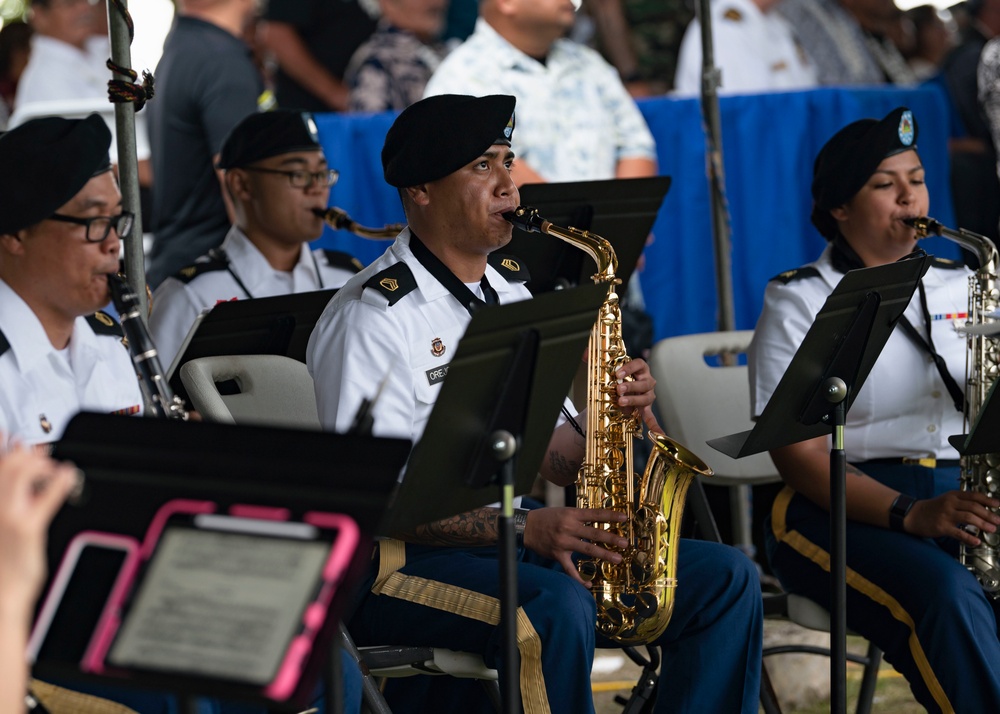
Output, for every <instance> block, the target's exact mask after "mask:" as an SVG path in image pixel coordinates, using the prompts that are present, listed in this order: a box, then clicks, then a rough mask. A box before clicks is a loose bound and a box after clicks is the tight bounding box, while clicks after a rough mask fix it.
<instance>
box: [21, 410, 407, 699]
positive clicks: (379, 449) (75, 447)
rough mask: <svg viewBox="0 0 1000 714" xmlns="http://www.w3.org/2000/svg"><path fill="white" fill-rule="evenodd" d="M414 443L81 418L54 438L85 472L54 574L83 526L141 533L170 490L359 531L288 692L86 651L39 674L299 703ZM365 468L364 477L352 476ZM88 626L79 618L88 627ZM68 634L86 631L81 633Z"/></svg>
mask: <svg viewBox="0 0 1000 714" xmlns="http://www.w3.org/2000/svg"><path fill="white" fill-rule="evenodd" d="M409 452H410V442H409V441H408V440H403V439H385V438H375V437H370V436H356V435H340V434H332V433H325V432H319V431H300V430H293V429H280V428H272V427H259V426H234V425H227V424H216V423H208V422H183V421H176V420H160V419H143V418H135V417H122V416H113V415H106V414H86V413H84V414H80V415H78V416H76V417H74V418H73V420H72V421H71V422H70V423H69V425H68V426H67V428H66V431H65V433H64V435H63V437H62V439H61V440H60V441H58V442H56V444H55V445H54V451H53V455H54V456H55V458H57V459H66V460H71V461H73V462H74V463H75V464H76V465H77V466H78V467H79V468H80V469H82V470H83V471H84V473H85V474H86V489H85V493H84V498H83V502H82V503H81V504H80V505H79V506H76V507H73V506H66V507H64V508H63V509H62V510H61V511H60V512H59V514H58V515H57V516H56V518H55V520H54V521H53V523H52V527H51V529H50V534H49V547H48V550H49V563H50V573H54V572H55V570H56V566H57V565H58V564H59V562H60V559H61V557H62V554H63V553H64V552H65V550H66V546H67V545H68V544H69V541H70V540H71V539H72V538H73V536H75V535H76V534H78V533H80V532H81V531H84V530H96V531H102V532H108V533H115V534H121V535H127V536H132V537H135V538H138V539H140V540H141V539H142V537H143V535H144V534H145V532H146V529H147V527H148V525H149V523H150V521H151V520H152V518H153V516H154V514H155V513H156V512H157V510H158V509H159V508H160V506H161V505H162V504H163V503H165V502H166V501H169V500H171V499H175V498H196V499H206V500H212V501H214V502H215V503H217V504H218V505H219V506H220V508H227V507H228V506H230V505H232V504H235V503H240V504H258V505H262V506H269V507H281V508H287V509H289V510H290V511H291V512H292V513H293V514H301V513H303V512H306V511H312V510H325V511H330V512H337V513H345V514H348V515H350V516H352V517H353V518H354V520H355V521H356V522H357V524H358V526H359V527H360V529H361V533H362V539H361V542H360V544H359V545H358V547H357V549H356V552H355V554H354V559H353V560H352V563H351V566H350V567H349V569H348V574H347V576H346V577H345V579H344V580H343V581H342V585H341V586H339V587H338V590H337V594H336V597H335V599H334V601H333V603H332V605H331V608H330V611H329V614H328V616H327V618H326V622H325V623H324V626H323V630H322V632H321V634H320V637H319V639H318V640H317V644H316V646H315V648H314V650H313V654H312V655H311V657H310V659H309V662H308V664H307V666H306V670H305V674H304V676H303V678H302V682H301V685H300V691H298V692H296V695H295V696H294V697H293V698H292V699H290V700H289V701H288V702H274V701H271V700H268V699H264V698H262V697H261V696H260V694H259V691H258V690H257V689H255V688H253V687H250V686H248V685H241V684H236V683H226V682H220V681H212V680H210V679H207V678H204V677H196V676H190V675H168V674H152V673H148V672H142V673H139V672H135V673H130V675H131V676H130V677H128V678H127V679H122V678H116V677H112V676H110V675H94V674H84V673H82V672H80V670H79V669H78V667H77V662H78V661H79V658H72V659H71V658H70V657H69V656H66V655H60V656H59V658H57V659H52V660H48V661H47V660H46V659H44V658H41V657H40V658H39V660H38V662H37V663H36V665H35V670H36V672H37V673H40V674H42V675H48V676H54V677H57V678H60V679H63V680H77V681H83V682H87V681H91V682H101V683H103V684H111V683H114V684H115V685H116V686H118V685H120V686H123V687H139V688H142V689H150V690H163V691H171V692H176V693H178V694H180V695H182V696H185V697H193V696H213V697H220V698H224V699H231V700H237V701H248V702H254V703H258V704H265V705H266V706H267V707H268V709H269V710H270V711H275V712H289V713H291V712H298V711H301V710H302V708H303V705H304V704H306V703H308V701H309V699H310V698H311V697H310V695H311V693H312V691H311V686H310V685H311V683H312V682H315V681H316V680H317V679H318V678H319V677H320V676H322V675H323V674H324V673H325V669H324V667H325V665H326V659H327V654H328V653H329V652H330V647H331V644H332V642H333V632H334V630H335V624H336V621H337V620H338V619H339V616H340V615H342V614H345V613H346V611H347V610H348V609H349V607H350V606H351V605H352V599H353V586H354V585H355V583H356V581H357V579H358V578H359V577H360V576H361V575H362V574H363V573H364V571H365V570H366V568H367V567H368V564H369V563H370V554H371V543H372V538H373V534H374V532H375V530H376V524H377V523H378V522H379V520H380V519H381V518H382V517H383V514H384V511H385V508H386V506H387V504H388V500H389V495H390V492H391V490H392V488H393V486H394V485H395V483H396V481H397V478H398V475H399V473H400V471H401V469H402V468H403V465H404V463H405V461H406V458H407V456H408V454H409ZM358 473H364V474H365V478H363V479H359V478H357V474H358ZM89 624H90V625H96V621H95V622H93V623H89ZM87 625H88V623H85V622H77V623H74V627H79V628H80V629H81V630H83V631H85V630H86V627H87ZM92 631H93V627H91V629H90V632H92ZM66 634H67V637H79V633H76V632H68V633H66ZM85 634H87V633H85ZM86 639H89V634H88V636H87V637H86ZM338 691H339V689H337V688H336V687H335V686H334V685H332V684H330V685H328V699H329V700H330V702H331V704H333V703H335V702H337V701H338V700H337V693H338Z"/></svg>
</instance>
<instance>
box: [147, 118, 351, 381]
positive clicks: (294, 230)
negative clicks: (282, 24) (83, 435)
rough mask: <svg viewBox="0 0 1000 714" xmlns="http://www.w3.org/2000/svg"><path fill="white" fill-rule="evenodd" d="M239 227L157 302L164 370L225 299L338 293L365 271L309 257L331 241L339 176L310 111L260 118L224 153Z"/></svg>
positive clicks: (326, 256) (332, 258) (156, 333)
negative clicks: (329, 212) (319, 242)
mask: <svg viewBox="0 0 1000 714" xmlns="http://www.w3.org/2000/svg"><path fill="white" fill-rule="evenodd" d="M219 168H220V169H222V170H223V171H225V184H226V191H227V192H228V194H229V197H230V199H232V203H233V211H234V213H235V214H236V223H235V224H234V225H233V226H232V228H230V229H229V233H227V234H226V240H225V241H224V242H223V243H222V246H221V247H220V248H216V249H213V250H212V251H211V252H209V253H208V254H207V255H203V256H201V257H200V258H198V260H197V261H196V262H195V263H194V264H193V265H191V266H189V267H187V268H184V269H183V270H181V271H180V272H179V273H177V275H175V276H173V277H170V278H167V279H166V280H164V281H163V282H162V283H161V284H160V286H159V287H158V288H157V289H156V292H155V293H154V295H153V312H152V315H150V318H149V329H150V332H151V333H152V336H153V340H154V342H156V348H157V351H158V352H159V353H160V360H161V362H162V364H163V366H164V367H168V366H169V365H170V364H171V362H172V361H173V359H174V357H175V356H176V354H177V351H178V350H179V349H180V347H181V344H182V343H183V341H184V337H185V336H186V335H187V333H188V330H190V329H191V325H193V324H194V321H195V319H196V318H197V317H198V314H199V313H200V312H201V311H202V310H205V309H207V308H210V307H212V306H213V305H215V304H216V303H218V302H221V301H225V300H248V299H250V298H255V297H270V296H272V295H284V294H287V293H304V292H309V291H312V290H324V289H330V288H339V287H340V286H341V285H343V284H344V282H345V281H346V280H347V279H348V278H349V277H351V276H352V275H354V274H355V273H357V272H358V271H359V270H361V268H362V265H361V263H360V262H358V260H357V259H356V258H352V257H351V256H349V255H347V254H346V253H340V252H337V251H332V250H315V251H313V250H310V249H309V241H312V240H315V239H317V238H319V236H320V234H321V233H322V232H323V219H322V218H320V217H319V216H318V215H316V211H318V210H320V211H321V210H323V209H325V208H326V203H327V200H328V199H329V198H330V187H331V186H333V185H334V184H335V183H336V181H337V176H338V173H337V171H336V170H334V169H331V168H330V166H329V165H328V164H327V157H326V156H325V155H324V153H323V147H322V146H320V144H319V137H318V136H317V133H316V124H315V122H314V121H313V118H312V115H311V114H309V113H308V112H299V111H291V110H277V111H273V112H263V113H260V114H251V115H250V116H248V117H246V118H245V119H243V120H242V121H241V122H240V123H239V124H237V125H236V126H235V127H234V128H233V130H232V131H231V132H230V133H229V136H227V137H226V140H225V142H224V143H223V144H222V151H221V153H220V154H219Z"/></svg>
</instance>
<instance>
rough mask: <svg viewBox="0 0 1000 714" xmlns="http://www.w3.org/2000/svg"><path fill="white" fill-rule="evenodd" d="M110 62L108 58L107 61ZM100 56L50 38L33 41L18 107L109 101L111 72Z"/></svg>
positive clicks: (18, 87) (18, 85) (15, 105)
mask: <svg viewBox="0 0 1000 714" xmlns="http://www.w3.org/2000/svg"><path fill="white" fill-rule="evenodd" d="M104 59H107V58H104ZM103 61H104V60H100V61H99V60H97V58H96V54H93V53H91V52H89V51H84V50H81V49H79V48H77V47H74V46H73V45H71V44H68V43H66V42H63V41H62V40H57V39H55V38H54V37H48V36H46V35H37V34H36V35H35V36H34V37H32V38H31V55H30V57H29V59H28V64H27V65H26V66H25V68H24V74H22V75H21V79H20V81H19V82H18V83H17V94H16V95H15V99H14V108H15V109H17V108H19V107H21V106H23V105H26V104H31V103H33V102H48V101H52V100H55V99H59V100H63V101H64V100H67V99H94V98H101V97H103V98H104V100H105V101H107V96H108V80H109V79H111V70H109V69H108V68H107V67H104V66H103Z"/></svg>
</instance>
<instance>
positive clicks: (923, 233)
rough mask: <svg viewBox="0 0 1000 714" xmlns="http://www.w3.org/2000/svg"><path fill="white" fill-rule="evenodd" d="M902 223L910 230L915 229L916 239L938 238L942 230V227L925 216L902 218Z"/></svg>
mask: <svg viewBox="0 0 1000 714" xmlns="http://www.w3.org/2000/svg"><path fill="white" fill-rule="evenodd" d="M903 223H905V224H906V225H908V226H909V227H910V228H913V229H915V230H916V231H917V237H918V238H926V237H927V236H931V235H935V236H939V235H941V231H942V229H943V228H944V226H942V225H941V224H940V223H938V222H937V221H935V220H934V219H933V218H928V217H926V216H913V217H912V218H904V219H903Z"/></svg>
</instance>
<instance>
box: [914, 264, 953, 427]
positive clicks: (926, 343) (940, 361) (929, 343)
mask: <svg viewBox="0 0 1000 714" xmlns="http://www.w3.org/2000/svg"><path fill="white" fill-rule="evenodd" d="M917 289H918V290H919V291H920V309H921V312H923V315H924V325H925V326H926V327H927V338H926V339H924V336H923V335H921V334H920V332H918V331H917V328H915V327H914V326H913V323H912V322H910V321H909V320H907V319H906V315H903V316H901V317H900V318H899V325H900V327H902V329H903V332H905V333H906V336H907V337H909V338H910V339H911V340H912V341H913V342H914V343H916V345H917V346H918V347H921V348H923V349H924V350H926V351H927V353H928V354H929V355H930V356H931V359H933V360H934V366H935V367H937V371H938V374H940V375H941V381H942V382H944V386H945V387H947V389H948V394H950V395H951V400H952V401H953V402H954V403H955V409H957V410H958V411H960V412H963V413H964V411H965V395H964V394H963V393H962V388H961V387H959V386H958V382H956V381H955V378H954V377H952V376H951V372H949V371H948V365H947V363H946V362H945V361H944V357H942V356H941V355H940V354H938V352H937V350H936V349H934V338H933V337H932V336H931V313H930V310H929V309H928V308H927V291H926V290H924V281H923V280H921V281H920V282H919V283H917Z"/></svg>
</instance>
